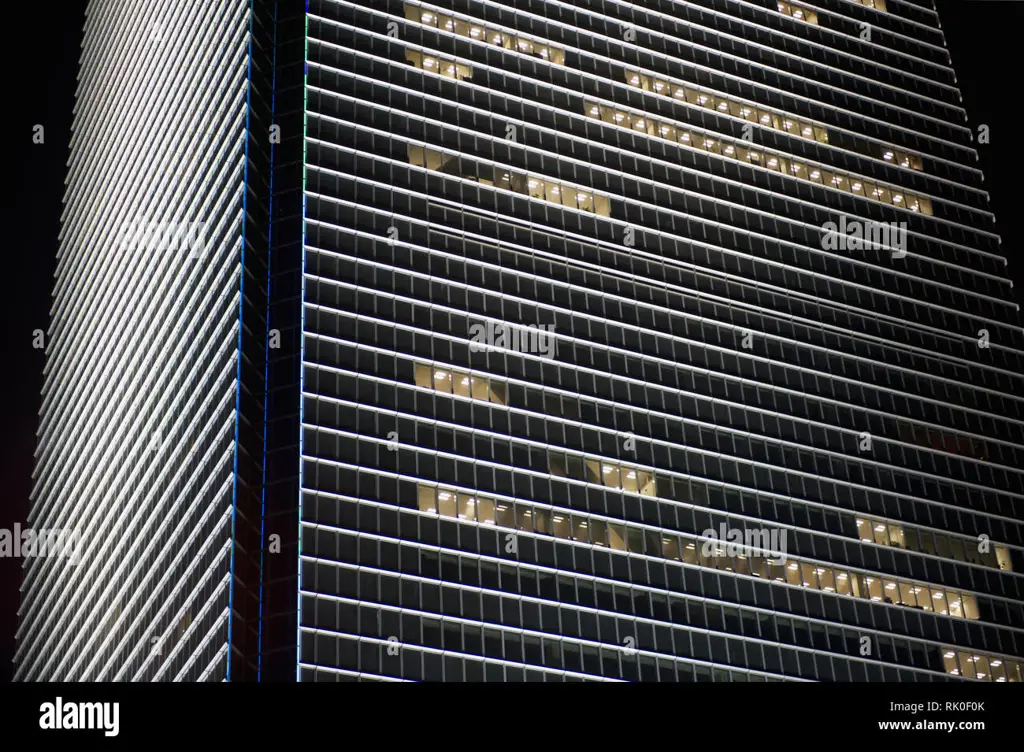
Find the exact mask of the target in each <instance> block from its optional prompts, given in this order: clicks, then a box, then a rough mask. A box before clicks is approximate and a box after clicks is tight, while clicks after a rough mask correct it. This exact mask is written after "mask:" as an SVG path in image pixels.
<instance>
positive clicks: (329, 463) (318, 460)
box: [302, 411, 1024, 635]
mask: <svg viewBox="0 0 1024 752" xmlns="http://www.w3.org/2000/svg"><path fill="white" fill-rule="evenodd" d="M381 412H384V411H381ZM424 422H436V421H424ZM303 426H304V427H305V428H309V429H312V430H315V431H319V432H321V433H325V434H334V435H338V436H345V437H347V438H353V439H357V440H359V441H363V442H373V443H375V444H383V445H387V444H388V441H389V440H388V439H386V438H379V437H376V436H369V435H366V434H354V433H349V432H347V431H336V430H334V429H328V428H325V427H323V426H316V425H309V424H303ZM460 428H464V427H462V426H460ZM467 430H469V429H467ZM470 432H475V431H472V430H471V431H470ZM502 438H503V439H506V440H507V439H508V438H509V437H507V436H503V437H502ZM526 443H529V442H526ZM392 446H394V442H392ZM398 449H399V450H402V449H405V450H408V451H410V452H414V453H416V454H423V455H427V456H432V457H443V458H446V459H451V460H453V461H454V460H457V459H462V460H466V459H467V458H465V457H462V456H461V455H457V454H452V453H450V452H441V451H437V450H434V449H425V448H423V447H421V446H419V445H416V444H403V443H401V442H399V443H398ZM559 451H563V452H565V453H566V454H575V455H579V456H581V457H582V456H583V453H581V452H575V451H572V450H566V449H562V448H559ZM589 456H594V457H599V455H589ZM302 460H303V461H304V462H312V463H315V464H319V465H324V466H326V467H341V468H346V469H349V470H359V471H360V472H369V471H370V470H371V468H367V467H363V466H356V465H352V464H349V463H346V462H339V461H337V460H331V459H327V458H325V457H316V456H313V455H309V454H303V455H302ZM471 461H472V462H473V464H476V465H481V466H484V467H489V468H492V469H497V470H513V469H514V470H515V471H516V472H518V473H521V474H524V475H530V476H532V477H535V478H544V479H547V480H555V481H557V482H561V483H565V484H566V485H575V486H582V487H584V488H587V489H590V488H593V489H596V490H600V491H608V490H609V489H608V487H607V486H602V485H598V484H595V483H590V482H588V481H583V480H578V479H576V478H566V477H561V476H557V475H551V474H550V473H540V472H537V471H536V470H530V469H529V468H523V467H514V468H513V467H510V466H508V465H503V464H501V463H499V462H491V461H489V460H481V459H477V458H473V459H472V460H471ZM612 462H618V460H612ZM631 467H638V468H640V469H646V468H645V466H644V465H637V464H633V465H631ZM651 472H654V471H653V470H652V471H651ZM657 472H658V473H659V474H661V475H671V476H681V475H682V474H681V473H677V472H675V471H669V472H666V471H664V470H658V471H657ZM435 485H436V484H435ZM305 490H310V491H315V490H318V489H310V488H306V489H305ZM613 492H614V493H622V494H630V495H633V496H639V494H638V493H633V492H630V491H626V490H624V489H613ZM484 495H485V496H489V495H490V494H487V493H485V494H484ZM672 503H674V504H684V506H688V507H694V505H693V504H686V503H684V502H672ZM578 511H579V510H575V509H574V510H573V514H576V513H577V512H578ZM715 511H716V512H717V513H719V514H722V515H729V516H737V515H731V514H729V513H727V512H721V511H719V510H715ZM580 514H581V516H585V515H586V513H585V512H580ZM451 519H453V520H454V519H457V518H454V517H453V518H451ZM749 519H752V520H753V521H755V522H758V523H761V524H762V525H763V524H765V522H766V521H765V520H761V519H760V518H749ZM616 522H617V523H621V524H623V525H625V524H627V523H626V520H616ZM303 524H304V525H309V524H312V523H309V522H306V521H305V520H303ZM628 524H629V525H633V523H632V522H630V523H628ZM767 524H769V525H771V526H772V527H775V526H776V525H775V523H772V522H769V523H767ZM317 526H318V527H330V526H328V525H323V524H318V525H317ZM636 526H638V527H641V526H642V527H650V526H645V525H641V524H640V523H637V525H636ZM655 529H656V530H663V528H655ZM517 532H518V533H522V534H524V535H525V534H526V533H525V532H524V531H517ZM359 534H360V535H370V534H369V533H364V532H360V533H359ZM534 535H535V536H536V537H538V538H541V537H543V536H541V535H539V534H534ZM380 537H381V538H382V539H387V538H386V536H380ZM835 537H836V538H840V536H835ZM842 540H843V541H844V542H846V543H855V542H856V541H854V540H853V539H850V538H843V539H842ZM403 542H404V543H406V544H410V545H414V544H413V542H412V541H408V540H403ZM581 545H587V546H588V547H591V546H593V544H581ZM425 547H426V546H425ZM459 553H464V552H461V551H460V552H459ZM630 556H631V557H634V558H643V559H644V560H645V561H653V562H658V563H662V562H665V563H668V562H672V561H674V560H673V559H663V558H658V557H654V556H648V555H647V554H639V553H631V554H630ZM786 558H787V560H793V561H805V562H808V563H810V564H814V565H815V566H821V565H825V566H829V567H839V568H840V569H843V570H848V571H850V572H855V573H858V574H862V575H864V576H869V575H873V576H875V577H887V578H889V579H893V580H899V581H905V582H908V583H910V582H912V583H918V582H920V583H922V584H925V585H928V587H929V588H931V587H933V583H927V582H925V581H923V580H920V579H917V578H911V577H904V576H902V575H888V574H879V573H878V572H872V571H871V570H868V569H863V568H861V567H856V566H849V565H847V564H835V563H834V562H830V561H825V560H822V559H812V558H810V557H808V556H794V555H792V554H789V553H787V554H786ZM675 563H677V564H683V562H675ZM689 566H692V567H695V568H697V569H706V568H704V567H699V566H698V565H689ZM715 571H721V570H715ZM986 571H990V570H986ZM991 571H994V570H991ZM732 574H733V575H735V576H738V577H748V578H749V579H751V580H760V581H761V582H765V581H766V580H763V579H761V578H759V577H755V576H753V575H744V574H740V573H738V572H733V573H732ZM779 584H788V583H779ZM790 587H794V588H796V589H798V590H803V588H802V587H800V586H799V585H790ZM935 589H940V590H955V591H957V592H960V593H967V594H969V595H973V596H975V597H976V598H981V599H982V600H986V599H987V600H990V601H1001V602H1004V603H1006V604H1008V605H1009V604H1012V605H1014V606H1017V607H1019V606H1020V601H1019V600H1017V599H1014V598H1007V597H1006V596H1001V595H993V594H991V593H981V592H978V591H976V590H969V589H967V588H965V587H962V586H960V585H944V584H940V585H938V586H937V587H935ZM830 595H840V596H841V595H842V593H830ZM846 597H849V598H851V599H854V600H857V601H862V600H863V599H862V598H858V597H857V596H853V595H850V596H846ZM886 605H893V607H894V608H911V607H910V606H902V605H899V606H897V605H895V604H886ZM937 616H941V614H937ZM949 618H951V619H956V618H958V617H949ZM968 621H974V620H968ZM979 623H981V624H988V625H991V626H994V627H998V628H1000V629H1005V630H1009V631H1013V632H1018V633H1020V634H1022V635H1024V628H1022V627H1014V626H1011V625H1009V624H1003V623H1000V622H993V621H979Z"/></svg>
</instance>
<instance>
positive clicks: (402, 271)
mask: <svg viewBox="0 0 1024 752" xmlns="http://www.w3.org/2000/svg"><path fill="white" fill-rule="evenodd" d="M309 223H310V224H320V223H319V222H315V221H312V220H310V221H309ZM323 224H325V225H327V224H328V223H323ZM328 226H329V225H328ZM349 232H350V233H351V235H353V236H355V237H365V238H367V239H368V240H371V242H373V241H378V240H380V237H379V236H378V237H374V236H372V235H370V234H369V233H363V232H359V231H349ZM403 245H405V246H406V247H409V248H416V249H417V250H421V251H424V252H426V253H431V254H434V255H437V256H440V257H447V258H451V259H452V260H453V261H458V262H459V263H465V264H467V265H468V266H477V267H487V268H491V269H493V270H495V271H499V270H500V271H501V272H502V273H504V274H508V275H510V276H514V277H523V278H526V279H530V280H534V281H537V280H539V279H540V278H539V277H538V276H537V275H535V274H531V273H529V272H521V271H519V270H518V269H504V268H502V267H501V266H499V265H497V264H489V263H486V262H480V261H474V260H471V259H466V258H465V257H462V256H457V255H455V254H447V253H444V252H442V251H435V250H433V249H431V248H427V247H424V246H417V245H412V244H403ZM308 247H312V248H315V250H316V251H317V252H318V253H321V254H323V255H325V256H339V255H340V254H337V253H335V252H332V251H328V250H326V249H323V248H318V247H316V246H308ZM356 263H358V264H365V265H367V266H372V267H375V268H378V269H383V270H386V271H389V272H391V273H392V274H394V275H396V276H398V275H405V276H409V277H417V278H420V279H424V280H439V281H441V282H443V284H445V285H448V286H451V287H457V288H461V289H465V290H473V289H476V287H475V286H474V285H471V284H466V283H463V282H456V281H454V280H450V279H448V278H444V279H439V278H438V277H436V276H431V275H429V274H425V273H423V272H419V271H416V270H415V269H412V268H401V267H395V266H392V265H390V264H385V263H381V262H378V261H373V260H372V259H367V258H359V259H357V260H356ZM544 281H545V283H547V284H549V285H550V286H551V287H553V288H561V289H564V290H567V291H572V290H576V291H579V292H583V293H585V294H587V295H593V296H595V297H597V298H598V299H600V300H605V301H614V302H618V303H619V304H621V305H626V306H632V307H634V308H636V309H637V310H640V309H646V310H650V311H652V312H661V313H663V314H665V315H666V316H668V318H669V320H672V319H673V318H678V319H683V320H685V321H692V322H694V323H695V324H698V325H701V326H703V325H704V324H709V325H710V326H713V327H715V328H721V329H724V330H726V331H734V332H738V333H744V332H748V331H753V332H755V333H756V334H757V335H758V336H759V337H763V338H764V339H765V340H768V341H775V342H780V343H785V344H789V345H792V346H793V347H794V348H797V349H799V348H804V349H807V350H810V351H812V352H818V353H826V354H828V355H834V356H836V357H840V358H843V359H848V360H852V361H855V362H858V363H864V364H865V365H867V366H868V367H872V368H874V367H877V368H879V369H881V370H883V371H885V372H887V373H890V372H891V373H904V374H909V375H912V376H913V377H914V378H919V379H924V380H931V381H938V382H942V383H944V384H949V385H953V386H955V387H957V388H963V387H967V388H968V389H969V390H970V391H971V392H972V393H975V394H977V393H981V394H990V395H994V396H997V397H999V398H1000V399H1004V400H1006V401H1007V402H1013V401H1020V402H1021V403H1022V405H1024V393H1022V394H1020V395H1014V394H1009V393H1005V392H1001V391H999V390H996V389H988V388H985V387H981V386H977V385H976V384H974V383H967V382H964V381H962V380H957V379H953V378H949V377H946V376H943V375H936V374H934V373H931V372H928V371H922V370H920V369H919V368H911V367H907V366H902V365H897V364H894V363H892V362H887V361H880V360H877V359H874V358H868V357H865V356H863V355H858V354H856V353H853V352H846V351H843V350H836V349H834V348H831V347H827V346H825V345H818V344H813V343H810V342H804V341H801V340H798V339H794V338H791V337H784V336H781V335H777V334H772V333H769V332H765V331H759V330H757V329H754V328H752V327H750V326H741V325H739V324H735V323H733V322H732V321H728V320H719V319H714V318H711V317H708V316H703V315H698V314H695V313H691V312H687V311H674V310H671V309H669V308H667V307H665V306H663V305H656V304H654V303H648V302H645V301H640V300H636V299H634V298H630V297H628V296H625V295H616V294H614V293H610V292H604V291H601V290H595V289H593V288H589V287H583V286H582V285H576V284H572V283H566V282H559V281H556V280H544ZM486 294H493V295H500V296H501V297H502V299H505V300H516V301H520V302H525V303H527V304H528V305H536V307H538V308H544V309H546V310H549V311H555V312H557V311H564V312H565V313H566V315H567V316H569V317H574V316H585V317H588V318H589V317H590V314H584V313H583V312H577V311H572V310H569V309H566V308H563V307H559V306H555V305H551V304H547V303H531V302H530V301H529V300H527V299H525V298H523V297H521V296H515V295H509V294H507V293H504V292H501V291H494V290H490V291H488V292H487V293H486ZM467 315H468V314H467ZM598 318H600V317H598ZM621 326H626V325H625V324H621ZM637 331H643V330H641V329H638V330H637ZM647 331H651V330H650V329H647ZM851 336H852V335H851ZM960 361H961V362H962V363H965V364H967V365H974V364H970V363H968V362H967V361H966V360H963V359H960ZM992 370H997V371H1000V372H1002V373H1005V374H1006V375H1009V376H1016V377H1017V378H1024V374H1014V373H1013V372H1011V371H1004V370H1003V369H992ZM838 378H845V377H838ZM856 383H858V384H861V385H866V382H863V381H857V382H856ZM883 388H884V387H883Z"/></svg>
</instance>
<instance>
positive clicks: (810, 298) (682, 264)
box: [306, 176, 1024, 353]
mask: <svg viewBox="0 0 1024 752" xmlns="http://www.w3.org/2000/svg"><path fill="white" fill-rule="evenodd" d="M347 177H349V178H352V177H353V176H347ZM354 182H357V183H366V184H369V185H371V186H373V187H375V188H383V187H384V186H385V185H386V184H385V183H381V182H379V181H372V180H368V179H365V178H355V179H354ZM390 190H392V192H397V193H401V194H404V195H405V196H413V197H415V196H420V195H421V194H418V193H415V192H413V191H410V190H407V189H403V188H398V187H392V188H391V189H390ZM306 195H307V196H311V197H313V198H316V199H317V200H320V201H325V202H328V203H332V204H338V205H342V206H352V207H357V208H359V209H360V210H361V211H373V212H379V211H380V210H378V209H376V208H374V207H365V206H363V205H361V204H359V203H357V202H352V201H346V200H344V199H340V198H336V197H334V196H328V195H326V194H322V193H317V192H315V191H311V190H307V191H306ZM429 201H430V202H431V203H435V204H442V205H446V206H449V207H452V208H458V209H459V210H461V211H472V209H471V207H467V206H464V205H463V204H460V203H458V202H456V201H452V200H449V199H444V198H440V197H436V196H430V197H429ZM481 213H483V212H481ZM396 216H404V215H401V214H399V215H396ZM487 216H493V215H487ZM613 221H614V220H613ZM307 222H310V223H313V222H316V223H317V224H320V225H323V226H327V227H331V228H333V229H334V230H335V231H340V228H339V227H337V226H336V225H330V224H329V223H326V222H324V223H321V222H319V221H318V220H309V219H307ZM499 222H500V223H504V224H506V225H510V226H513V227H515V226H517V225H518V226H523V227H526V228H528V229H531V230H532V229H534V228H536V227H537V226H536V225H535V224H534V223H530V222H526V221H523V220H519V219H517V218H516V217H514V216H510V215H509V216H503V217H501V218H500V220H499ZM416 223H417V224H423V225H424V226H428V227H434V226H436V225H433V224H431V223H424V222H421V220H419V219H418V218H417V219H416ZM543 231H544V232H545V233H546V234H553V233H554V232H555V230H554V229H553V228H552V229H549V228H543ZM446 232H451V228H446ZM459 232H460V234H461V233H462V231H461V230H460V231H459ZM558 234H559V235H561V236H564V237H566V238H569V239H571V240H573V241H574V242H578V243H586V244H589V245H593V246H596V247H600V248H602V249H604V250H607V251H612V252H613V253H615V254H616V255H620V254H623V253H625V252H626V251H625V249H624V248H623V247H622V245H621V244H614V243H611V242H608V241H605V240H602V239H600V238H590V237H588V236H584V235H580V234H579V233H575V232H571V231H569V230H558ZM658 234H659V235H661V236H663V237H665V234H664V233H660V232H659V233H658ZM470 236H471V237H480V238H484V239H486V240H488V241H489V242H491V243H495V244H499V245H507V243H504V241H497V240H495V239H492V238H487V236H477V235H472V234H470ZM670 240H674V239H673V238H670ZM684 242H685V243H687V244H692V245H694V246H697V247H700V248H702V249H704V250H705V251H708V252H718V253H720V254H722V255H725V256H729V255H732V256H740V257H743V258H745V259H748V260H750V259H754V257H752V256H749V255H748V254H743V253H741V252H739V251H731V250H729V249H725V248H718V247H716V246H713V245H710V244H708V243H703V242H701V241H700V240H696V239H689V238H688V239H686V240H685V241H684ZM513 247H514V246H513ZM530 252H531V253H539V254H541V255H550V254H546V252H544V251H543V250H537V249H531V251H530ZM628 252H629V255H630V256H637V257H641V258H643V259H645V260H646V261H647V262H648V263H651V264H656V265H662V266H664V267H666V268H676V269H686V270H688V271H692V272H695V273H699V274H703V275H705V276H712V277H717V278H719V279H724V280H728V282H730V283H734V284H743V285H744V286H747V287H754V288H758V289H766V290H771V291H773V293H774V294H777V295H784V296H788V297H793V298H799V299H801V300H805V301H807V302H809V303H812V304H815V305H821V306H823V307H827V306H835V307H838V308H841V309H842V310H844V311H850V312H853V313H852V314H851V315H857V316H865V315H868V314H867V312H866V311H865V309H861V308H857V307H856V306H854V305H851V304H849V303H844V302H842V301H834V300H831V299H829V298H818V297H815V296H814V295H812V294H811V293H806V292H802V291H800V290H791V289H787V288H781V287H779V286H778V285H774V284H771V283H770V282H764V281H761V280H755V279H748V278H745V277H740V276H738V275H736V274H732V273H730V272H725V271H721V270H718V269H713V268H709V267H702V266H699V265H697V264H694V263H691V262H687V261H682V260H678V259H674V258H671V257H666V256H658V255H655V254H652V253H649V252H647V251H644V250H642V249H639V248H630V249H628ZM559 258H560V261H561V262H564V260H565V259H564V257H559ZM756 260H758V261H762V262H763V263H765V264H767V265H769V266H772V267H781V268H783V269H784V270H789V271H796V272H798V273H801V274H804V275H806V276H808V277H812V278H816V279H818V278H820V279H823V280H826V283H832V284H837V285H839V284H848V285H849V286H851V287H853V288H855V289H857V290H858V291H863V292H866V293H871V294H872V295H879V296H885V297H889V298H892V299H895V300H898V301H900V302H901V303H907V304H910V305H915V306H919V307H921V308H925V309H928V308H931V309H935V310H937V311H941V312H942V313H943V314H944V315H949V316H956V317H960V318H962V319H963V318H969V319H970V320H971V321H972V322H975V321H977V322H984V323H986V324H989V325H991V326H997V327H1000V328H1002V329H1006V330H1009V331H1012V332H1013V333H1014V334H1019V333H1021V332H1024V329H1021V328H1020V327H1014V326H1013V325H1010V324H1006V323H1004V322H1000V321H995V320H994V319H989V318H985V317H982V316H978V317H973V316H972V317H968V316H967V314H965V313H962V312H960V311H956V310H954V309H951V308H947V307H945V306H941V305H938V304H935V303H931V302H928V301H918V300H915V299H913V298H908V297H906V296H904V295H900V294H898V293H892V292H889V291H888V290H887V289H885V288H882V289H879V290H876V289H874V288H871V287H868V286H867V285H862V284H859V283H844V281H843V280H838V279H834V278H832V277H826V276H825V275H823V274H821V273H819V272H816V271H813V270H803V269H794V267H791V266H789V265H786V264H782V263H781V262H776V261H770V260H765V259H756ZM576 263H582V262H580V261H579V260H577V261H576ZM590 266H591V267H593V268H595V269H598V270H600V271H601V272H602V273H610V270H609V269H607V268H605V267H594V265H590ZM870 315H871V317H872V318H878V319H882V320H886V321H890V322H894V323H893V324H892V325H893V326H897V327H903V328H906V329H908V330H913V329H925V330H928V331H931V332H936V333H939V334H943V335H946V336H948V331H946V330H940V329H936V328H934V327H931V326H928V325H926V324H920V323H918V321H917V319H908V320H904V319H899V318H896V317H894V316H891V315H888V314H886V313H877V312H874V311H872V312H871V314H870ZM971 341H972V342H973V340H971ZM993 347H995V345H993ZM999 349H1002V350H1006V351H1009V352H1013V353H1017V352H1022V351H1021V350H1017V349H1014V348H1010V347H999Z"/></svg>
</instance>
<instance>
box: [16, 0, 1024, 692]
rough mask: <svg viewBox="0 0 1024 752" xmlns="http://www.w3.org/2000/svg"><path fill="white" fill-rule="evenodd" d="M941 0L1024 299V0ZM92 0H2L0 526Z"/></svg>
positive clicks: (22, 504) (20, 444)
mask: <svg viewBox="0 0 1024 752" xmlns="http://www.w3.org/2000/svg"><path fill="white" fill-rule="evenodd" d="M936 1H937V5H938V9H939V13H940V17H941V19H942V23H943V30H944V32H945V34H946V40H947V44H948V46H949V49H950V52H951V54H952V57H953V66H954V68H955V69H956V71H957V73H958V77H959V86H960V89H961V91H962V93H963V97H964V103H963V104H964V107H965V108H966V110H967V113H968V115H969V121H968V124H969V125H970V126H971V127H972V128H974V129H975V130H976V129H977V126H978V125H980V124H986V125H989V126H990V129H991V143H990V144H988V145H978V146H977V148H978V150H979V152H980V156H981V160H980V163H979V164H980V167H981V169H982V170H984V172H985V176H986V182H985V185H986V187H987V188H988V190H989V191H990V192H991V194H992V209H993V211H994V212H995V214H996V217H997V219H998V222H997V224H996V231H997V232H998V233H1000V235H1002V238H1003V248H1004V249H1006V254H1007V255H1008V256H1009V260H1010V262H1009V263H1010V265H1009V269H1010V274H1011V276H1012V277H1013V278H1014V279H1015V281H1016V284H1015V291H1016V299H1017V302H1018V303H1020V304H1021V305H1022V306H1024V295H1022V294H1021V293H1022V288H1024V258H1022V257H1021V255H1020V254H1019V253H1018V251H1017V248H1018V246H1019V244H1020V242H1021V240H1022V238H1024V232H1022V229H1021V225H1020V222H1019V221H1014V220H1013V218H1014V217H1017V216H1018V215H1020V214H1021V213H1022V207H1020V206H1019V205H1017V201H1018V200H1020V199H1021V198H1022V193H1021V191H1020V190H1019V188H1018V186H1019V184H1020V181H1021V176H1022V175H1024V148H1022V147H1021V146H1020V145H1019V143H1015V141H1017V140H1018V139H1019V138H1020V134H1021V128H1020V124H1019V122H1018V120H1017V112H1018V110H1019V108H1020V106H1019V104H1018V102H1017V100H1018V99H1019V96H1020V94H1019V75H1020V73H1021V68H1022V67H1024V66H1022V64H1021V62H1020V58H1019V55H1020V52H1021V50H1020V45H1021V42H1020V33H1019V30H1020V29H1021V28H1024V2H1012V1H1010V2H1006V1H999V0H936ZM84 7H85V3H84V0H82V1H81V2H80V1H79V0H63V2H60V3H50V4H46V5H43V4H40V3H31V2H30V3H8V4H6V6H5V8H4V14H5V22H6V27H7V29H8V30H9V31H8V35H7V43H6V44H5V45H2V52H0V55H2V56H3V58H4V59H3V60H2V67H0V70H3V71H4V74H5V76H4V77H5V84H6V86H5V88H4V94H3V96H4V97H5V100H6V101H5V103H4V104H5V107H4V114H3V117H2V127H3V128H4V129H5V131H6V135H5V137H4V139H3V142H2V143H3V145H4V146H5V147H6V149H7V151H8V157H7V159H6V160H5V164H6V165H7V167H6V169H5V172H6V174H7V175H8V179H7V190H6V191H5V192H4V197H3V203H2V207H0V210H2V213H3V225H2V226H3V227H5V228H7V230H6V231H5V232H4V236H5V237H4V240H5V243H4V246H5V247H4V249H3V265H4V266H3V274H2V275H0V285H2V288H3V289H2V291H0V306H2V308H3V318H2V319H0V321H2V329H0V331H2V332H3V340H2V341H3V357H2V360H0V441H2V447H0V449H2V451H0V463H2V465H0V479H2V483H0V528H6V529H11V528H12V527H13V525H14V522H15V521H22V522H24V520H25V517H26V516H27V513H28V494H29V490H30V488H31V471H32V456H33V450H34V447H35V431H36V427H37V423H38V415H37V411H38V409H39V404H40V392H39V390H40V388H41V385H42V370H43V354H42V351H40V350H33V349H32V332H33V330H35V329H43V330H45V329H47V326H48V322H49V304H50V291H51V286H52V281H53V271H54V267H55V256H56V249H57V232H58V230H59V219H60V210H61V198H62V196H63V189H64V177H65V165H66V159H67V155H68V141H69V137H70V128H71V108H72V105H73V102H74V85H75V71H76V67H77V62H78V55H79V47H80V43H81V28H82V24H83V20H84ZM22 40H31V41H32V45H31V46H28V45H27V44H23V43H22ZM36 124H41V125H43V126H44V127H45V143H44V144H42V145H34V144H33V143H32V131H33V126H34V125H36ZM20 570H21V566H20V560H14V559H0V681H8V680H9V679H10V676H11V668H12V666H11V656H12V655H13V651H14V630H15V627H16V624H17V620H16V615H15V611H16V609H17V604H18V586H19V584H20V581H21V572H20Z"/></svg>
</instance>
